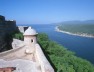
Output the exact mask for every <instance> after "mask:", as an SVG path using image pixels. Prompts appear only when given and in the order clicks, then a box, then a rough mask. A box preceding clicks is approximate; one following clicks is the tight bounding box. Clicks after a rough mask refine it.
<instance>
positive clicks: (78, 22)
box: [58, 20, 94, 24]
mask: <svg viewBox="0 0 94 72" xmlns="http://www.w3.org/2000/svg"><path fill="white" fill-rule="evenodd" d="M58 24H94V20H86V21H64V22H60V23H58Z"/></svg>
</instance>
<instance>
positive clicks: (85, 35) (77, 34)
mask: <svg viewBox="0 0 94 72" xmlns="http://www.w3.org/2000/svg"><path fill="white" fill-rule="evenodd" d="M55 31H57V32H62V33H66V34H70V35H76V36H82V37H89V38H94V36H93V35H88V34H85V33H83V34H80V33H71V32H66V31H62V30H60V29H59V28H58V26H56V27H55Z"/></svg>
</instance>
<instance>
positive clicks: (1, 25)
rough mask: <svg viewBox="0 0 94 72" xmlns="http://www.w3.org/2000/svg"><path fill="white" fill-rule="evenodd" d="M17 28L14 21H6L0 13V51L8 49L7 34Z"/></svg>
mask: <svg viewBox="0 0 94 72" xmlns="http://www.w3.org/2000/svg"><path fill="white" fill-rule="evenodd" d="M15 30H17V28H16V21H13V20H12V21H6V20H5V17H4V16H1V15H0V52H2V51H6V50H9V49H10V48H9V49H8V47H7V46H8V44H9V42H10V41H9V36H8V34H10V33H12V32H13V31H15Z"/></svg>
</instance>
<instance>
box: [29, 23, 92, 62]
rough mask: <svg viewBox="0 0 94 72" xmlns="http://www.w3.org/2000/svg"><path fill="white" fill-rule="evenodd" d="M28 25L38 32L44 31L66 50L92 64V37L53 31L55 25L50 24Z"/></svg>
mask: <svg viewBox="0 0 94 72" xmlns="http://www.w3.org/2000/svg"><path fill="white" fill-rule="evenodd" d="M30 26H31V27H33V28H34V29H36V31H37V32H39V33H46V34H47V35H48V36H49V38H50V39H51V40H53V41H56V42H57V43H59V44H61V45H63V46H64V47H65V48H67V49H68V50H71V51H73V52H75V53H76V55H77V56H79V57H81V58H83V59H86V60H89V61H90V62H91V63H93V64H94V38H87V37H81V36H75V35H69V34H66V33H61V32H57V31H55V27H56V25H52V24H32V25H30Z"/></svg>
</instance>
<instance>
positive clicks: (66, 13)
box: [0, 0, 94, 24]
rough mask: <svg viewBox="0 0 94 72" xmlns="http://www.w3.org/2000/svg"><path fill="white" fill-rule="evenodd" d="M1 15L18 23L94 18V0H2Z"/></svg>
mask: <svg viewBox="0 0 94 72" xmlns="http://www.w3.org/2000/svg"><path fill="white" fill-rule="evenodd" d="M0 15H3V16H5V17H6V20H16V22H17V24H50V23H58V22H63V21H71V20H94V0H0Z"/></svg>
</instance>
